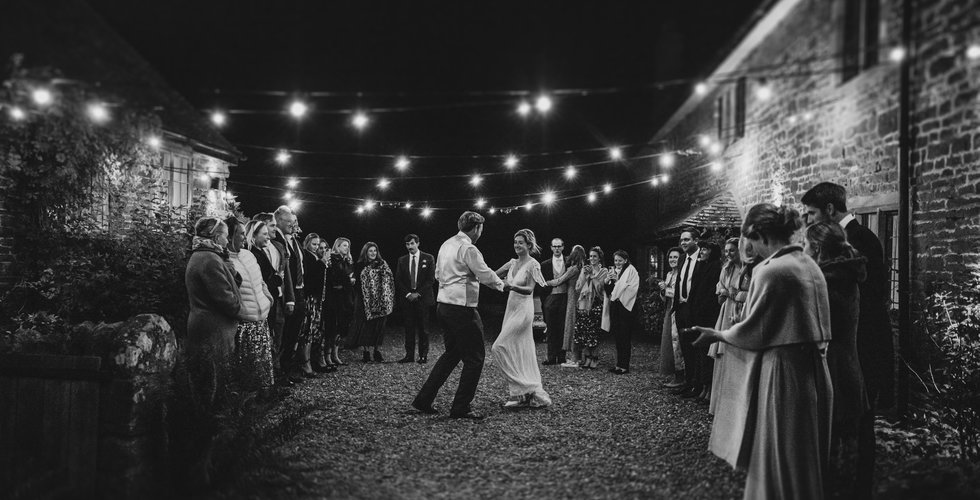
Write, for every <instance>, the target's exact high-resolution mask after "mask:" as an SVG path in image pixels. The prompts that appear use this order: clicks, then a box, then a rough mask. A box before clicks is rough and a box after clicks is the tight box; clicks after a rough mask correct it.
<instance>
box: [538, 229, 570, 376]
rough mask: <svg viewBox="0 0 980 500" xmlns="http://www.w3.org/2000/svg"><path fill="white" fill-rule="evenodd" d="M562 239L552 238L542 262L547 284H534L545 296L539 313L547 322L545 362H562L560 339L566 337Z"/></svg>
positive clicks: (563, 244) (564, 267)
mask: <svg viewBox="0 0 980 500" xmlns="http://www.w3.org/2000/svg"><path fill="white" fill-rule="evenodd" d="M564 251H565V242H564V241H562V239H561V238H555V239H553V240H551V253H552V256H551V258H550V259H545V260H543V261H541V275H542V276H544V279H545V280H547V282H548V286H547V287H536V290H538V291H539V293H542V294H543V295H544V297H543V298H542V299H541V312H542V314H543V316H544V323H545V324H546V325H548V359H547V360H545V362H544V363H542V364H544V365H560V364H562V363H564V362H565V351H564V350H562V348H561V347H562V342H563V341H564V340H565V309H566V307H567V306H568V279H569V277H570V275H565V270H566V269H567V268H568V259H566V258H565V255H564V253H563V252H564Z"/></svg>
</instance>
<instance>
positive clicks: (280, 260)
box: [251, 213, 295, 386]
mask: <svg viewBox="0 0 980 500" xmlns="http://www.w3.org/2000/svg"><path fill="white" fill-rule="evenodd" d="M252 219H253V220H257V221H262V222H264V223H265V225H266V228H267V229H268V231H269V237H270V238H271V236H272V235H273V234H275V232H276V231H277V229H276V220H275V218H274V217H273V215H272V214H271V213H260V214H256V215H255V216H254V217H252ZM251 251H252V254H253V255H255V260H256V261H257V262H258V263H259V269H261V270H262V279H263V280H264V281H265V283H266V285H267V286H268V287H269V292H270V293H271V294H272V298H273V300H272V309H271V310H270V311H269V319H268V321H269V332H270V333H271V335H272V339H271V340H272V365H273V369H274V370H275V376H276V377H275V378H276V383H277V384H280V385H285V386H291V385H293V383H294V381H293V380H290V378H289V377H287V376H285V375H284V374H283V370H282V366H281V365H280V364H279V357H280V353H281V351H282V332H283V327H284V324H285V311H286V306H285V305H286V302H293V303H294V302H295V297H294V295H293V293H294V292H293V290H294V288H293V280H292V276H290V274H289V272H287V260H286V248H285V247H284V246H282V244H280V243H278V242H276V241H272V240H271V239H269V240H267V241H265V243H264V245H262V246H261V247H259V246H256V247H253V248H251Z"/></svg>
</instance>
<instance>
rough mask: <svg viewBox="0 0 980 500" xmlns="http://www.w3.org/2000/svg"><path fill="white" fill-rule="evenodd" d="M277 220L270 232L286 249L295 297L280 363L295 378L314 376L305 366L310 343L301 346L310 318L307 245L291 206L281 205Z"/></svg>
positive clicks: (284, 331)
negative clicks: (298, 231)
mask: <svg viewBox="0 0 980 500" xmlns="http://www.w3.org/2000/svg"><path fill="white" fill-rule="evenodd" d="M273 215H274V216H275V220H276V226H277V231H276V232H275V234H272V233H270V235H271V236H272V239H273V241H275V242H277V243H279V244H280V245H282V246H283V247H284V248H285V249H286V262H287V266H286V268H287V269H286V270H287V273H288V274H289V276H290V280H291V281H292V284H293V290H292V294H293V300H292V301H291V302H290V301H288V300H287V301H286V302H285V308H286V323H285V325H284V326H283V329H282V351H281V353H280V359H279V363H280V365H281V366H282V369H283V370H285V371H286V374H287V375H288V376H289V377H290V378H291V379H292V380H293V381H297V380H302V378H303V376H304V375H305V376H306V377H308V378H313V377H315V376H316V375H315V374H314V373H313V372H312V371H311V372H309V373H303V371H302V370H301V368H300V367H301V366H304V365H307V364H308V361H309V355H310V352H309V343H304V344H303V345H300V342H299V335H300V332H301V331H302V329H303V323H304V322H305V321H306V295H304V293H303V246H302V245H301V244H300V242H299V241H298V240H299V239H298V238H296V237H294V236H295V233H296V229H297V228H298V227H299V224H298V222H297V219H296V214H294V213H293V212H292V210H290V209H289V207H287V206H285V205H284V206H281V207H279V208H277V209H276V211H275V213H274V214H273Z"/></svg>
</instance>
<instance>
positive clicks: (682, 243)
mask: <svg viewBox="0 0 980 500" xmlns="http://www.w3.org/2000/svg"><path fill="white" fill-rule="evenodd" d="M802 202H803V205H804V206H805V207H806V213H805V215H806V217H805V222H807V223H809V225H808V226H805V224H804V218H801V216H800V214H799V213H798V212H797V211H796V210H794V209H792V208H788V207H777V206H774V205H771V204H759V205H755V206H753V207H751V209H750V210H749V211H748V213H747V214H746V217H745V221H744V223H743V225H742V228H741V237H740V238H731V239H728V240H726V241H724V245H723V246H719V245H718V244H715V243H713V242H711V241H707V240H702V239H701V235H700V234H699V233H698V231H697V230H695V229H685V230H684V231H683V232H682V233H681V234H680V238H679V242H678V246H677V247H675V248H671V249H670V250H669V251H668V252H667V262H668V265H669V268H670V269H669V271H668V272H667V273H666V275H665V276H664V277H663V278H662V279H659V280H656V281H654V283H655V284H656V288H657V289H658V290H659V292H660V295H661V297H662V299H663V300H664V303H665V311H666V314H665V317H664V322H663V325H662V337H661V349H660V353H661V357H660V362H659V371H660V373H661V374H662V375H663V376H664V381H663V384H664V386H666V387H667V388H669V389H670V390H671V391H672V392H673V393H674V394H676V395H677V396H678V397H680V398H683V399H689V400H692V401H695V402H697V403H699V404H702V405H704V406H705V407H706V408H707V411H708V412H709V413H710V414H712V415H713V416H714V418H713V424H712V432H711V438H710V441H709V448H710V449H711V451H712V452H713V453H715V454H716V455H718V456H719V457H721V458H722V459H724V460H726V461H727V462H729V463H730V464H731V465H733V466H736V467H740V468H745V469H747V470H748V478H747V481H746V489H745V498H753V499H754V498H822V497H824V496H825V493H826V495H827V496H839V497H841V498H850V497H861V498H870V495H871V488H872V475H873V468H874V427H873V424H874V412H875V408H876V405H877V404H878V402H879V399H880V398H882V397H885V396H886V395H887V394H888V393H890V391H891V388H890V386H889V384H890V382H891V380H892V375H891V366H890V361H889V360H891V359H892V356H893V354H892V350H893V347H892V335H891V329H890V322H889V319H888V313H887V303H888V295H887V293H888V290H889V287H888V284H887V266H886V264H885V261H884V256H883V251H882V248H881V244H880V242H879V240H878V239H877V237H876V236H875V235H874V234H873V233H872V232H871V231H870V230H868V229H867V228H865V227H863V226H862V225H861V224H859V223H858V222H857V221H856V220H855V219H854V217H853V215H851V214H849V213H848V211H847V204H846V192H845V190H844V188H843V187H842V186H839V185H836V184H832V183H821V184H819V185H817V186H815V187H814V188H813V189H811V190H810V191H809V192H807V193H806V195H805V196H804V197H803V199H802ZM804 226H805V227H804ZM419 243H420V240H419V237H418V236H416V235H413V234H410V235H407V236H406V237H405V245H406V249H407V251H408V252H407V253H406V254H405V255H403V256H402V257H401V258H399V259H398V265H397V268H396V271H395V272H392V270H391V269H390V268H389V266H388V264H387V263H386V261H385V260H384V259H383V258H382V257H381V253H380V250H379V248H378V246H377V245H376V244H375V243H373V242H368V243H365V244H364V245H363V247H362V248H361V251H360V253H359V255H358V256H357V259H356V260H355V259H354V258H353V256H352V255H351V252H350V247H351V244H350V241H349V240H347V239H346V238H337V239H336V240H334V242H333V245H332V246H329V247H328V242H327V241H326V240H325V239H323V238H320V237H319V236H318V235H316V234H309V235H307V236H306V237H305V239H304V240H303V241H302V242H300V241H299V238H298V223H297V219H296V215H295V214H294V213H292V212H291V211H290V210H289V209H288V208H287V207H280V208H279V209H277V210H276V211H275V212H274V213H260V214H257V215H256V216H254V217H253V218H252V220H250V221H247V222H246V223H243V222H242V221H240V220H238V219H237V218H234V217H233V218H228V219H224V220H220V219H217V218H203V219H201V220H200V221H198V223H197V225H196V227H195V235H194V243H193V251H192V254H191V257H190V260H189V262H188V266H187V274H186V279H187V288H188V292H189V295H190V317H189V319H188V335H187V341H186V342H185V346H186V350H187V351H188V356H187V358H188V360H189V363H190V364H195V362H196V365H195V366H197V370H196V372H194V373H196V376H197V377H198V378H199V379H200V380H201V381H202V382H201V383H202V384H204V386H208V384H210V387H212V388H213V387H216V386H220V385H221V384H222V383H224V379H225V378H226V377H228V376H230V375H229V374H230V373H231V372H230V371H228V370H225V369H223V367H224V366H237V367H239V368H241V371H240V372H241V373H242V374H245V375H243V376H242V378H241V379H240V382H241V383H243V384H244V385H245V386H246V387H248V388H251V389H256V390H266V389H268V388H270V387H271V386H272V385H273V384H281V385H292V384H296V383H299V382H301V381H302V380H303V379H305V378H311V377H316V376H317V375H316V374H317V373H318V372H321V373H327V372H332V371H336V370H337V367H338V366H340V365H343V364H344V363H343V361H342V360H341V359H340V356H339V352H338V349H339V348H340V347H341V346H342V345H346V346H347V347H349V348H354V349H356V348H360V349H361V350H362V360H363V361H364V362H371V361H375V362H383V361H384V356H383V355H382V353H381V351H380V349H379V347H380V346H381V344H382V337H383V331H384V328H385V323H386V320H387V318H388V317H389V315H390V314H391V313H392V312H393V310H394V308H395V305H396V304H397V305H398V306H399V308H400V309H401V310H402V311H403V312H404V315H405V351H406V354H405V357H404V358H402V359H400V360H399V362H401V363H409V362H417V363H426V362H427V356H428V350H429V345H428V335H427V333H426V328H425V324H426V322H427V316H428V311H429V310H430V309H431V308H432V306H433V305H434V303H435V300H434V297H433V290H434V287H435V285H436V283H435V273H434V272H435V267H436V262H435V260H434V258H433V256H432V255H430V254H427V253H423V252H421V251H419ZM564 249H565V243H564V241H563V240H562V239H561V238H555V239H553V240H552V241H551V251H552V255H551V256H550V257H549V258H546V259H544V260H543V261H541V262H540V271H541V275H542V280H541V281H540V282H539V283H538V284H537V286H535V287H534V292H533V293H534V294H535V295H536V296H538V297H540V299H541V304H542V312H543V315H544V320H545V323H546V325H547V333H548V337H547V349H546V351H547V359H545V360H544V362H543V364H544V365H560V366H561V367H567V368H580V369H594V368H596V367H597V366H598V362H599V357H598V349H597V347H598V345H599V342H600V339H601V338H602V336H603V335H604V333H609V334H611V336H612V337H613V338H614V339H615V346H616V359H615V363H614V364H611V366H610V368H609V371H610V372H612V373H614V374H616V375H625V374H627V373H629V372H630V358H631V350H632V349H631V345H632V338H633V336H634V334H635V333H636V332H637V331H638V329H639V321H638V318H637V312H638V307H637V296H638V292H639V288H640V277H639V274H638V272H637V270H636V268H635V267H634V266H633V265H632V264H631V263H630V258H629V255H628V254H627V253H626V252H625V251H622V250H618V251H616V252H615V253H614V254H613V257H612V264H613V265H612V266H609V267H606V266H605V255H604V253H603V250H602V249H601V248H599V247H598V246H594V247H592V248H590V249H589V250H588V251H586V249H585V247H584V246H581V245H574V246H573V247H572V250H571V252H570V254H569V255H568V256H565V254H564ZM416 340H418V343H417V348H418V350H417V357H416Z"/></svg>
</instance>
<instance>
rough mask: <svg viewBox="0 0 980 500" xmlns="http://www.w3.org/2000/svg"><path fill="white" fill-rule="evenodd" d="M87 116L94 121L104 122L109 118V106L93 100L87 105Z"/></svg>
mask: <svg viewBox="0 0 980 500" xmlns="http://www.w3.org/2000/svg"><path fill="white" fill-rule="evenodd" d="M87 111H88V117H89V118H91V119H92V121H94V122H95V123H105V122H106V121H108V120H109V108H107V107H105V104H102V103H100V102H93V103H91V104H89V105H88V109H87Z"/></svg>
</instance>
